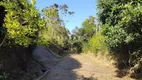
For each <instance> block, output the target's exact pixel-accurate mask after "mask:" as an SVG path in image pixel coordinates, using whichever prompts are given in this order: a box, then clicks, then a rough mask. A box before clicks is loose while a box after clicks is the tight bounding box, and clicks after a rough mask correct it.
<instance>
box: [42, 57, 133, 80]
mask: <svg viewBox="0 0 142 80" xmlns="http://www.w3.org/2000/svg"><path fill="white" fill-rule="evenodd" d="M106 63H107V62H105V61H104V60H99V59H96V58H95V57H93V56H91V55H85V54H71V55H67V56H65V57H64V58H63V59H62V60H61V61H60V62H59V63H58V64H56V65H55V66H54V67H52V68H51V70H50V72H49V73H48V74H47V75H45V76H44V77H43V78H42V79H41V80H132V79H130V78H128V77H123V78H118V77H116V76H115V75H116V73H115V70H116V68H115V67H114V66H112V65H111V64H106ZM88 78H91V79H88Z"/></svg>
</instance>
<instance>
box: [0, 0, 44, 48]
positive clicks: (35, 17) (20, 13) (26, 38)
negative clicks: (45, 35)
mask: <svg viewBox="0 0 142 80" xmlns="http://www.w3.org/2000/svg"><path fill="white" fill-rule="evenodd" d="M0 4H1V5H2V6H4V7H5V9H6V10H5V11H6V15H5V18H4V24H3V28H1V29H2V30H3V33H4V34H5V36H6V38H7V39H9V40H10V41H8V42H9V43H11V44H13V43H16V44H19V45H24V46H28V45H29V44H31V43H34V42H36V39H37V34H38V31H39V30H40V28H41V24H42V23H41V19H40V15H39V13H38V10H37V9H36V8H35V7H34V4H30V3H29V2H28V1H27V0H21V1H19V0H18V1H17V0H5V1H2V2H0Z"/></svg>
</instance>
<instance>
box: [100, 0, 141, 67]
mask: <svg viewBox="0 0 142 80" xmlns="http://www.w3.org/2000/svg"><path fill="white" fill-rule="evenodd" d="M98 8H99V13H98V14H99V19H100V21H101V22H102V24H103V35H104V36H106V37H107V39H106V40H105V41H106V44H107V46H108V48H109V50H110V51H112V52H113V53H117V54H116V55H119V58H121V59H119V60H120V62H123V63H125V64H127V63H128V64H129V65H131V67H133V66H134V65H137V64H138V65H141V58H142V55H141V52H142V47H141V45H142V41H141V40H142V36H141V35H142V0H125V1H124V0H107V1H106V0H98ZM140 67H142V66H139V67H137V68H139V69H140Z"/></svg>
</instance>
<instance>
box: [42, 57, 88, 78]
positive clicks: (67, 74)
mask: <svg viewBox="0 0 142 80" xmlns="http://www.w3.org/2000/svg"><path fill="white" fill-rule="evenodd" d="M80 67H81V64H80V63H79V61H77V60H76V59H74V58H72V57H71V56H69V55H67V56H65V57H64V58H63V59H62V60H61V61H60V62H59V63H58V64H57V65H56V66H55V67H53V68H52V69H51V71H50V72H49V73H48V74H47V75H46V76H45V77H44V78H43V79H42V80H77V79H80V78H81V77H82V76H81V75H76V73H75V72H74V71H73V70H74V69H78V68H80ZM81 80H82V79H81ZM86 80H87V79H86Z"/></svg>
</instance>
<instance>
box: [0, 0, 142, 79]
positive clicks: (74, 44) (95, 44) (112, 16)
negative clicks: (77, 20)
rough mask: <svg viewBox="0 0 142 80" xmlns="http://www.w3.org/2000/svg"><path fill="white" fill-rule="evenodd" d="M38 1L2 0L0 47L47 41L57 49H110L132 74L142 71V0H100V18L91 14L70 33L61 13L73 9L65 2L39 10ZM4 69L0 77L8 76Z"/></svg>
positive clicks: (23, 45) (0, 5)
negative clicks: (36, 4)
mask: <svg viewBox="0 0 142 80" xmlns="http://www.w3.org/2000/svg"><path fill="white" fill-rule="evenodd" d="M35 3H36V0H32V2H31V3H30V2H29V1H27V0H2V1H0V10H1V15H2V16H0V20H1V22H0V50H1V51H2V49H3V48H7V49H9V48H12V49H13V47H16V48H17V47H18V49H19V47H22V48H23V47H24V48H25V47H27V48H30V47H31V46H34V47H35V46H36V45H44V46H46V47H48V48H51V49H52V50H54V51H55V52H56V53H59V52H60V51H63V48H64V49H65V48H66V49H69V50H70V51H73V52H88V51H91V52H93V53H94V54H96V53H98V52H102V51H109V52H110V53H111V54H110V55H111V56H113V57H114V58H116V61H117V64H116V66H117V67H118V68H120V69H123V68H130V69H131V70H132V71H133V73H134V74H135V75H132V76H133V77H139V76H137V75H136V74H142V54H141V53H142V46H141V45H142V0H98V11H99V12H98V19H99V20H97V19H96V18H95V17H93V16H90V17H89V18H87V19H86V20H84V21H83V22H82V27H80V28H78V27H76V28H75V29H74V30H73V31H72V33H71V34H70V32H69V30H67V29H66V28H65V23H64V21H63V19H61V17H60V15H61V13H62V15H72V14H73V13H74V12H69V11H68V6H67V5H66V4H64V5H58V4H53V5H51V6H48V7H46V8H44V9H43V10H42V12H41V13H39V11H38V10H37V9H36V7H35ZM96 22H97V23H96ZM100 24H101V25H100ZM15 50H16V49H15ZM56 50H57V51H56ZM15 53H16V52H15ZM2 54H5V52H4V51H3V53H0V55H2ZM6 54H8V53H6ZM19 55H20V54H19ZM2 57H3V56H2ZM1 59H3V58H1ZM1 59H0V60H1ZM0 64H1V61H0ZM0 69H1V67H0ZM3 72H4V71H3ZM1 73H2V72H0V78H7V77H8V76H9V75H7V74H6V73H5V72H4V73H3V74H2V75H1Z"/></svg>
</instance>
